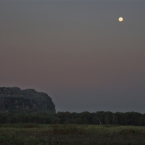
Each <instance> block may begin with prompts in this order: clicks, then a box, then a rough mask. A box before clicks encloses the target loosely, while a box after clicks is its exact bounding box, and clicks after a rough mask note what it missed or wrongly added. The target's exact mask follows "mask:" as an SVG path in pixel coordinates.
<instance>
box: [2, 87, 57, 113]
mask: <svg viewBox="0 0 145 145" xmlns="http://www.w3.org/2000/svg"><path fill="white" fill-rule="evenodd" d="M0 112H48V113H49V112H50V113H55V105H54V103H53V102H52V99H51V98H50V97H49V96H48V95H47V94H46V93H43V92H37V91H35V90H34V89H26V90H21V89H20V88H18V87H0Z"/></svg>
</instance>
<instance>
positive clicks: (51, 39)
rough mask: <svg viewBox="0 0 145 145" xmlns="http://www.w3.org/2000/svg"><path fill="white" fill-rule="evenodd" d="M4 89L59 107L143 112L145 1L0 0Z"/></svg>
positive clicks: (0, 77)
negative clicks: (40, 96)
mask: <svg viewBox="0 0 145 145" xmlns="http://www.w3.org/2000/svg"><path fill="white" fill-rule="evenodd" d="M120 16H122V17H123V18H124V21H123V22H121V23H120V22H118V17H120ZM2 86H5V87H13V86H17V87H20V88H21V89H27V88H33V89H35V90H37V91H43V92H46V93H48V95H49V96H50V97H51V98H52V100H53V102H54V103H55V105H56V110H57V111H71V112H72V111H76V112H82V111H90V112H95V111H113V112H116V111H125V112H126V111H138V112H144V113H145V105H144V104H145V0H45V1H44V0H43V1H42V0H19V1H18V0H9V1H8V0H0V87H2Z"/></svg>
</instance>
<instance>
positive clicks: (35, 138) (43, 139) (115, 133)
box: [0, 124, 145, 145]
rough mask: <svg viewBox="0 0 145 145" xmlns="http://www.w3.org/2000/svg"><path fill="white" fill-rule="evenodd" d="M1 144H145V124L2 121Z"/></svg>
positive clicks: (0, 126)
mask: <svg viewBox="0 0 145 145" xmlns="http://www.w3.org/2000/svg"><path fill="white" fill-rule="evenodd" d="M0 145H145V127H135V126H109V125H105V126H103V125H102V126H100V125H42V124H1V125H0Z"/></svg>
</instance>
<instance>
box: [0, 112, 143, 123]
mask: <svg viewBox="0 0 145 145" xmlns="http://www.w3.org/2000/svg"><path fill="white" fill-rule="evenodd" d="M0 123H1V124H4V123H38V124H83V125H87V124H88V125H134V126H145V114H141V113H137V112H126V113H122V112H116V113H112V112H104V111H98V112H94V113H90V112H81V113H76V112H73V113H70V112H58V113H44V112H33V113H27V112H23V113H0Z"/></svg>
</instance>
